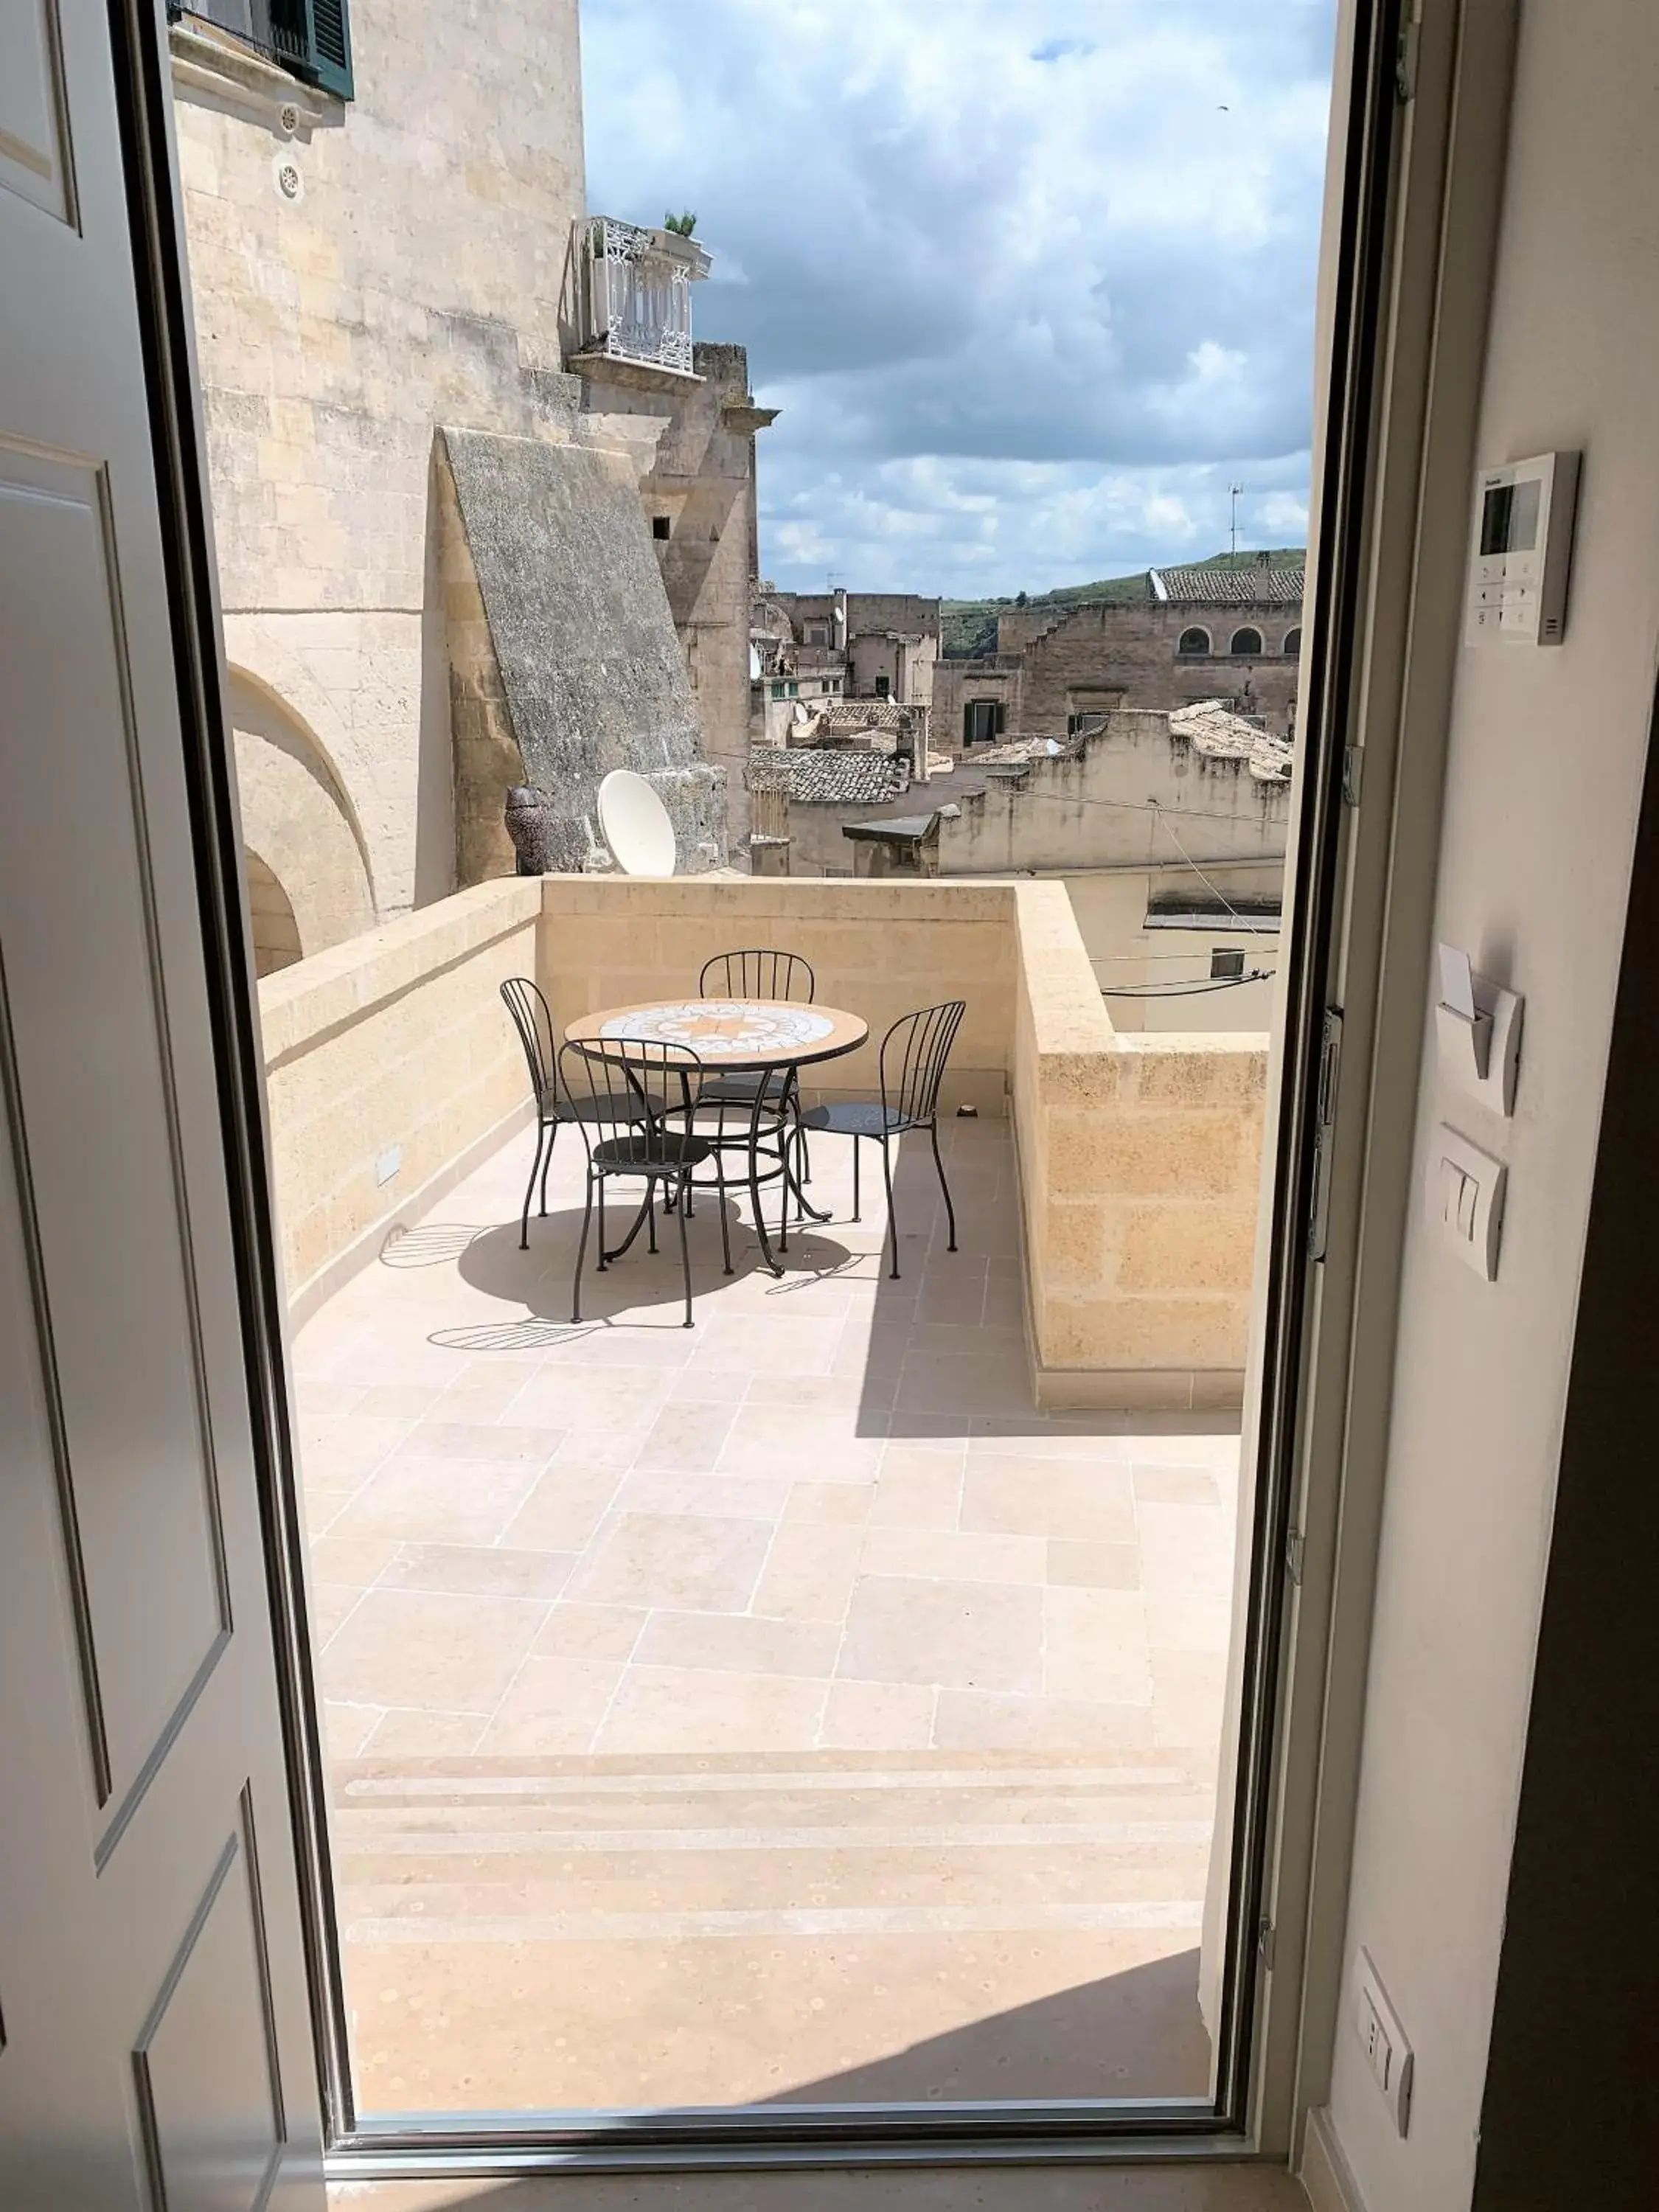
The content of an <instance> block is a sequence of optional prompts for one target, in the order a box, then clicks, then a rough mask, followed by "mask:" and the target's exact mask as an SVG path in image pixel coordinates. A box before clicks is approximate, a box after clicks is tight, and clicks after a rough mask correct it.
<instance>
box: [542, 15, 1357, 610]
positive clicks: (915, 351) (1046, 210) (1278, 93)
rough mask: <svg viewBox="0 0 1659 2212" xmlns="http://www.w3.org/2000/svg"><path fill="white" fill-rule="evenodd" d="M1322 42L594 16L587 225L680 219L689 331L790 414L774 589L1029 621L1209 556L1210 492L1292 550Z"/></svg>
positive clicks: (1067, 29)
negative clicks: (1091, 583)
mask: <svg viewBox="0 0 1659 2212" xmlns="http://www.w3.org/2000/svg"><path fill="white" fill-rule="evenodd" d="M1331 14H1332V4H1331V0H1281V4H1280V5H1279V8H1277V9H1274V10H1272V11H1269V12H1268V13H1267V14H1266V15H1263V14H1261V12H1260V11H1255V12H1254V13H1252V12H1249V11H1246V12H1242V13H1241V12H1240V11H1238V10H1237V9H1232V8H1231V7H1229V6H1227V5H1225V0H950V4H949V5H948V6H943V5H941V4H940V0H835V4H829V0H696V5H695V6H688V5H686V3H685V0H585V5H584V9H583V43H584V69H585V76H586V109H587V134H588V169H589V179H590V197H591V201H592V204H593V205H594V207H595V208H597V209H600V210H604V211H606V212H611V213H615V214H617V215H620V216H629V217H632V218H634V219H635V220H642V221H647V222H651V221H655V220H657V219H658V218H659V216H660V214H661V212H662V210H664V209H665V208H668V207H672V208H676V209H678V208H681V207H694V208H696V210H697V213H698V224H697V234H698V236H699V238H700V239H702V240H705V241H706V242H707V244H708V246H709V247H710V249H711V251H712V252H714V256H715V267H716V270H717V280H716V281H714V282H711V283H709V284H708V285H705V286H702V287H701V288H699V290H698V293H697V295H696V314H697V321H698V329H699V332H700V335H702V336H704V337H718V338H728V339H736V340H738V341H740V342H742V343H745V344H747V346H748V347H749V349H750V372H751V375H752V378H753V380H754V382H755V385H756V387H757V392H759V394H760V396H761V397H762V398H763V399H764V400H765V401H766V402H767V403H768V404H774V405H777V406H779V407H781V409H782V410H784V411H783V413H782V415H781V418H780V420H779V422H778V423H777V425H776V427H775V428H774V429H773V430H771V431H769V432H768V433H767V434H766V435H765V436H764V437H763V440H762V441H761V448H760V450H761V455H762V461H761V467H762V479H761V495H762V532H763V551H762V557H763V564H764V565H765V566H766V567H767V568H768V569H769V571H771V572H772V573H773V574H775V575H776V576H777V578H778V580H779V581H781V582H782V581H786V580H796V581H805V580H815V579H817V578H821V574H822V572H823V568H825V567H830V568H834V569H835V570H836V572H837V573H839V574H842V575H843V576H844V577H845V579H846V580H847V581H848V582H849V583H852V584H854V585H855V586H865V587H867V588H878V587H882V586H896V585H902V586H906V587H908V588H912V589H918V590H931V589H944V590H947V591H948V590H952V589H973V590H975V591H979V590H999V591H1001V590H1006V591H1010V592H1012V591H1013V590H1015V589H1017V588H1018V587H1019V586H1022V585H1023V586H1026V587H1028V588H1030V589H1032V590H1038V589H1042V588H1043V587H1044V586H1047V585H1048V584H1051V583H1056V582H1061V581H1067V580H1075V579H1076V578H1078V577H1080V576H1087V575H1091V574H1109V573H1113V572H1115V570H1116V569H1119V568H1130V567H1133V566H1137V565H1140V564H1141V563H1142V562H1144V561H1145V560H1147V559H1153V558H1159V557H1174V556H1179V555H1182V554H1185V555H1188V556H1190V555H1192V554H1193V553H1195V552H1199V551H1203V550H1212V544H1223V543H1225V536H1226V519H1227V513H1226V511H1227V501H1226V495H1225V486H1226V484H1227V483H1230V482H1234V483H1244V484H1245V485H1246V486H1247V487H1248V489H1247V494H1246V496H1245V497H1244V498H1243V500H1241V502H1240V521H1241V529H1242V530H1249V531H1252V532H1254V531H1258V530H1259V531H1260V532H1264V533H1267V534H1270V535H1271V534H1273V533H1275V532H1276V533H1277V534H1278V536H1279V541H1280V542H1283V541H1284V538H1285V536H1286V535H1288V534H1289V531H1288V525H1287V524H1286V523H1285V521H1284V520H1283V517H1284V516H1285V514H1287V513H1288V512H1289V511H1290V509H1291V508H1292V507H1297V506H1298V503H1302V502H1305V493H1306V481H1307V460H1306V450H1307V446H1308V441H1309V435H1310V433H1309V417H1310V372H1311V364H1312V343H1313V331H1312V306H1313V279H1314V264H1315V256H1316V244H1317V225H1318V219H1319V201H1320V193H1321V187H1322V171H1323V149H1324V133H1325V125H1326V110H1327V106H1328V67H1329V60H1328V56H1329V49H1330V41H1331ZM722 264H726V265H725V266H722ZM720 277H723V278H724V281H723V282H722V281H719V279H720ZM836 479H839V481H836ZM1217 486H1219V487H1221V489H1220V492H1219V494H1217V492H1216V487H1217ZM1275 501H1276V502H1278V504H1277V505H1275V504H1274V502H1275ZM1270 509H1271V514H1270V512H1269V510H1270ZM1274 518H1277V519H1274ZM809 570H810V571H811V576H809V574H808V573H807V572H808V571H809Z"/></svg>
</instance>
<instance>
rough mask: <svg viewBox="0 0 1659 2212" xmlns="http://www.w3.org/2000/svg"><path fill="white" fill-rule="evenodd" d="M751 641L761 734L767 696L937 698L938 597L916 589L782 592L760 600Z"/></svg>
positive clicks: (763, 594)
mask: <svg viewBox="0 0 1659 2212" xmlns="http://www.w3.org/2000/svg"><path fill="white" fill-rule="evenodd" d="M750 643H751V645H752V646H753V647H754V658H753V663H752V666H753V671H754V681H755V684H756V691H755V695H754V704H755V710H756V722H757V727H756V729H755V732H754V734H755V737H756V741H757V743H758V742H761V741H762V732H761V729H760V727H759V723H760V721H761V720H762V714H761V709H762V708H763V704H778V705H783V706H784V708H785V712H786V714H787V702H789V701H791V700H793V699H797V698H799V699H803V700H805V701H806V702H808V703H809V704H811V702H814V701H819V700H823V699H826V698H842V697H845V698H848V699H890V700H892V701H893V702H896V704H897V705H899V706H902V707H915V708H921V709H922V710H923V712H924V713H927V712H928V711H929V710H931V708H932V706H933V677H934V670H935V669H936V667H937V666H938V665H939V601H938V600H937V599H922V598H921V597H919V596H918V595H917V594H915V592H846V591H840V590H836V591H832V592H777V591H774V590H773V589H772V588H771V586H769V585H767V586H762V587H761V588H760V590H759V592H758V593H757V598H756V600H755V607H754V613H753V616H752V618H751V627H750Z"/></svg>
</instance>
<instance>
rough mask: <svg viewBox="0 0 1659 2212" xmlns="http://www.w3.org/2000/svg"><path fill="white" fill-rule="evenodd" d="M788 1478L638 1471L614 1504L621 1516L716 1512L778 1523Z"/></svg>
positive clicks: (630, 1476) (629, 1477)
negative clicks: (631, 1514)
mask: <svg viewBox="0 0 1659 2212" xmlns="http://www.w3.org/2000/svg"><path fill="white" fill-rule="evenodd" d="M790 1489H791V1484H790V1482H789V1479H788V1477H787V1475H775V1476H768V1477H763V1476H761V1475H749V1474H657V1473H653V1472H648V1471H647V1470H645V1469H642V1468H634V1469H633V1470H632V1471H631V1472H630V1473H629V1474H625V1475H624V1476H623V1480H622V1487H621V1488H620V1489H619V1490H618V1491H617V1495H616V1498H614V1500H613V1501H612V1505H611V1510H612V1511H613V1512H617V1513H714V1514H723V1515H726V1516H735V1517H736V1518H738V1519H739V1520H748V1521H778V1520H781V1519H782V1517H783V1511H784V1508H785V1506H786V1505H787V1504H788V1501H789V1492H790Z"/></svg>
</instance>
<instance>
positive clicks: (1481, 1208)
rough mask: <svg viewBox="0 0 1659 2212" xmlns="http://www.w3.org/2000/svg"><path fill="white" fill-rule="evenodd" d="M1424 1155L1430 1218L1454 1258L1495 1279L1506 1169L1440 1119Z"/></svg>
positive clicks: (1506, 1179) (1487, 1277)
mask: <svg viewBox="0 0 1659 2212" xmlns="http://www.w3.org/2000/svg"><path fill="white" fill-rule="evenodd" d="M1429 1157H1430V1171H1429V1185H1428V1199H1429V1218H1430V1219H1431V1221H1432V1222H1433V1223H1434V1225H1435V1226H1436V1228H1437V1229H1438V1231H1440V1234H1441V1235H1442V1236H1443V1237H1444V1238H1445V1240H1446V1242H1447V1243H1449V1245H1450V1246H1451V1248H1452V1249H1453V1250H1454V1251H1455V1253H1456V1254H1457V1255H1458V1257H1459V1259H1461V1260H1462V1261H1465V1262H1466V1263H1467V1264H1468V1266H1469V1267H1473V1268H1474V1272H1475V1273H1476V1274H1477V1275H1480V1276H1483V1277H1484V1278H1485V1279H1486V1281H1487V1282H1489V1283H1491V1282H1495V1281H1496V1280H1497V1278H1498V1243H1499V1241H1500V1238H1501V1237H1502V1234H1503V1226H1504V1188H1505V1185H1506V1183H1507V1182H1508V1178H1509V1170H1508V1169H1507V1168H1506V1167H1505V1166H1504V1163H1503V1161H1502V1160H1497V1159H1494V1158H1492V1154H1491V1153H1490V1152H1482V1151H1481V1149H1480V1146H1479V1145H1472V1144H1471V1143H1470V1142H1469V1140H1468V1138H1467V1137H1465V1136H1461V1135H1460V1134H1459V1133H1458V1132H1457V1131H1456V1130H1455V1129H1452V1128H1449V1127H1447V1126H1446V1124H1445V1123H1444V1122H1442V1123H1441V1125H1440V1127H1438V1128H1437V1130H1436V1131H1435V1133H1434V1141H1433V1144H1432V1146H1431V1148H1430V1155H1429Z"/></svg>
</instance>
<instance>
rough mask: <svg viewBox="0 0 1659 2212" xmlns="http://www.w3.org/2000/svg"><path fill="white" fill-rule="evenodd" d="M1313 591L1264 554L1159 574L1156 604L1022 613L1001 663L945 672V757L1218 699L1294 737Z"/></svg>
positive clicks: (1003, 619)
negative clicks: (1088, 722) (1135, 712)
mask: <svg viewBox="0 0 1659 2212" xmlns="http://www.w3.org/2000/svg"><path fill="white" fill-rule="evenodd" d="M1302 587H1303V569H1302V566H1301V564H1300V562H1297V563H1295V564H1294V565H1280V564H1278V563H1275V562H1272V561H1270V560H1269V558H1268V556H1267V555H1265V554H1263V555H1260V556H1241V557H1240V560H1239V562H1238V564H1237V566H1234V567H1227V568H1161V569H1160V568H1150V569H1148V570H1147V572H1146V590H1145V596H1144V597H1143V598H1139V599H1135V600H1133V601H1131V602H1128V603H1127V604H1125V603H1115V602H1110V601H1102V602H1099V603H1096V604H1092V605H1085V606H1079V607H1070V608H1054V607H1025V608H1015V609H1012V610H1010V611H1008V612H1007V613H1006V614H1004V615H1001V616H1000V617H999V618H998V622H997V650H996V652H995V653H994V654H987V655H984V656H981V657H977V658H973V659H966V658H964V659H945V660H941V661H940V662H939V665H938V667H937V669H936V670H935V671H934V674H933V744H934V747H935V749H936V750H939V751H950V752H961V751H972V750H974V748H975V745H978V744H994V743H996V742H997V741H998V739H999V738H1003V737H1012V736H1016V735H1018V736H1022V737H1060V738H1063V737H1065V736H1066V734H1067V732H1070V731H1073V730H1075V729H1076V728H1077V727H1078V726H1079V719H1080V718H1082V717H1085V716H1091V715H1099V714H1109V713H1110V712H1112V711H1114V710H1115V709H1116V708H1133V707H1154V708H1158V707H1161V708H1171V707H1182V706H1188V705H1192V704H1195V703H1196V702H1199V701H1201V700H1211V699H1220V700H1223V701H1225V702H1226V704H1227V705H1228V707H1229V708H1231V710H1232V711H1234V712H1236V713H1237V714H1243V715H1246V716H1249V717H1251V718H1254V719H1256V720H1261V722H1262V724H1263V725H1264V726H1266V727H1267V728H1268V729H1270V730H1273V731H1276V732H1281V733H1285V732H1289V731H1290V729H1291V726H1292V725H1293V722H1294V718H1295V709H1296V694H1297V671H1298V657H1299V654H1300V652H1301V646H1302Z"/></svg>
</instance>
